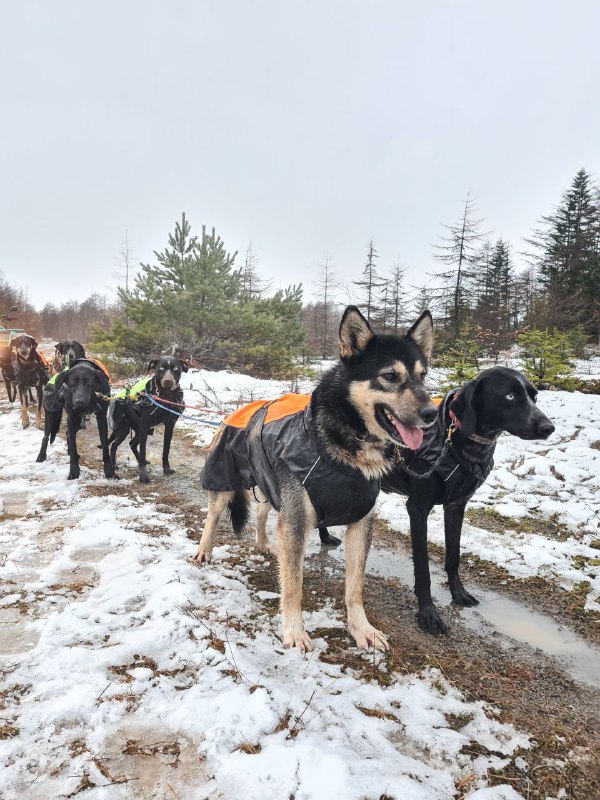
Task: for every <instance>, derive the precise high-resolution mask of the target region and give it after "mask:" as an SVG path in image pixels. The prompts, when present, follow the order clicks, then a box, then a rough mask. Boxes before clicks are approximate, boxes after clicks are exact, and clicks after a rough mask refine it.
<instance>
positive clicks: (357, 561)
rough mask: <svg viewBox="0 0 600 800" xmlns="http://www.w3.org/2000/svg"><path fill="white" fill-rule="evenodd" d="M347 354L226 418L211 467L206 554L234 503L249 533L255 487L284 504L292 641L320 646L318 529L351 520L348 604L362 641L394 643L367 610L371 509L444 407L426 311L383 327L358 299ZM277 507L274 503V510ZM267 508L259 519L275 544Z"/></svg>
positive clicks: (202, 553) (344, 332) (282, 548)
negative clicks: (308, 597) (393, 328)
mask: <svg viewBox="0 0 600 800" xmlns="http://www.w3.org/2000/svg"><path fill="white" fill-rule="evenodd" d="M339 336H340V359H339V361H338V362H337V364H336V365H335V366H334V367H332V369H331V370H329V372H327V373H326V374H325V375H324V376H323V378H322V379H321V380H320V381H319V383H318V385H317V388H316V389H315V391H314V392H313V394H312V395H311V396H309V395H286V396H285V397H283V398H279V399H278V400H275V401H271V402H268V401H265V400H259V401H255V402H254V403H251V404H250V405H249V406H244V407H243V408H242V409H238V411H236V412H234V413H233V414H232V415H231V416H230V417H228V418H227V419H226V420H225V423H224V424H223V425H222V426H221V428H220V429H219V431H218V432H217V435H216V436H215V439H214V441H213V444H212V445H211V449H210V452H209V455H208V458H207V461H206V464H205V466H204V469H203V471H202V478H201V483H202V486H203V488H204V489H206V490H207V494H208V515H207V518H206V524H205V526H204V531H203V533H202V538H201V540H200V545H199V547H198V550H197V552H196V554H195V559H196V560H197V561H198V562H199V563H202V562H204V561H207V562H208V561H210V559H211V555H212V547H213V538H214V534H215V530H216V527H217V523H218V520H219V516H220V514H221V513H222V511H223V510H224V509H225V507H226V506H228V507H229V512H230V514H231V521H232V525H233V529H234V531H235V532H236V533H239V532H240V531H241V530H242V528H243V527H244V525H245V523H246V521H247V519H248V507H249V500H250V497H249V492H248V490H249V489H253V490H254V491H256V488H258V490H260V493H261V494H262V495H263V496H264V497H265V498H267V500H268V502H269V504H270V506H272V507H274V508H275V509H276V510H277V511H279V520H278V525H277V541H278V558H279V576H280V585H281V615H282V623H283V644H284V646H285V647H299V648H300V650H302V651H305V650H310V649H311V648H312V644H311V640H310V639H309V637H308V635H307V633H306V631H305V630H304V624H303V621H302V577H303V561H304V553H305V548H306V541H307V536H308V534H309V532H310V531H311V530H313V529H314V528H315V527H317V526H323V525H347V526H348V527H347V530H346V533H345V555H346V609H347V613H348V628H349V630H350V633H351V634H352V636H353V637H354V638H355V640H356V644H357V645H358V647H362V648H365V649H368V648H369V647H374V648H377V649H380V650H385V649H387V646H388V645H387V640H386V637H385V636H384V635H383V633H381V632H380V631H378V630H376V629H375V628H374V627H373V626H372V625H371V624H370V623H369V621H368V619H367V617H366V614H365V610H364V608H363V584H364V575H365V563H366V560H367V554H368V552H369V547H370V544H371V515H372V510H373V506H374V505H375V500H376V499H377V495H378V493H379V489H380V482H381V477H382V476H383V475H385V474H386V473H387V472H389V470H390V469H391V468H392V466H393V464H394V454H395V450H396V448H397V447H398V446H400V447H407V448H410V449H412V450H415V449H417V448H418V447H419V446H420V444H421V442H422V440H423V428H425V427H428V426H429V425H430V424H432V423H433V422H434V420H435V419H436V414H437V410H436V408H435V406H434V405H433V403H432V402H431V400H430V398H429V396H428V394H427V392H426V391H425V389H424V387H423V381H424V378H425V375H426V373H427V364H428V361H429V358H430V356H431V350H432V347H433V323H432V319H431V314H430V313H429V311H425V312H424V313H423V314H422V315H421V316H420V317H419V319H418V320H417V322H416V323H415V324H414V325H413V326H412V328H410V330H409V331H408V333H407V334H406V336H395V335H386V334H380V335H376V334H375V333H374V332H373V330H372V329H371V327H370V325H369V323H368V322H367V320H366V319H365V318H364V317H363V315H362V314H361V313H360V311H359V310H358V309H357V308H356V307H355V306H349V307H348V308H347V309H346V311H345V312H344V315H343V318H342V321H341V324H340V332H339ZM270 506H266V509H267V510H268V508H269V507H270ZM265 517H266V513H265V507H263V512H262V513H261V515H260V517H259V526H262V532H260V537H259V538H261V539H262V540H263V543H264V537H265V534H264V521H265Z"/></svg>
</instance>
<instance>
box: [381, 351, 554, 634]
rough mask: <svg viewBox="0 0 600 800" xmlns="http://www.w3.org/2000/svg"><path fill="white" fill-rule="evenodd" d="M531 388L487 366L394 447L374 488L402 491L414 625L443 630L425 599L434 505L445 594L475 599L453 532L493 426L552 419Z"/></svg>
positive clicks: (485, 459) (526, 427) (539, 430)
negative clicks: (440, 527)
mask: <svg viewBox="0 0 600 800" xmlns="http://www.w3.org/2000/svg"><path fill="white" fill-rule="evenodd" d="M536 399H537V391H536V389H535V387H534V386H532V384H531V383H530V382H529V381H528V380H527V378H526V377H525V376H524V375H522V374H521V373H520V372H517V371H516V370H514V369H508V368H506V367H492V368H491V369H486V370H485V371H484V372H482V373H481V374H480V375H478V376H477V377H476V378H474V379H473V380H471V381H468V382H467V383H465V384H464V385H463V386H462V387H461V388H460V389H453V390H452V391H451V392H449V393H448V394H447V395H446V397H445V398H444V400H443V402H442V403H441V404H440V406H439V412H438V418H437V425H433V426H432V427H431V428H428V429H426V430H425V431H424V437H423V443H422V445H421V447H419V449H418V450H414V451H411V450H407V449H400V448H398V463H397V464H396V466H395V467H394V469H393V470H392V471H391V472H389V473H388V474H387V475H385V476H384V477H383V479H382V482H381V488H382V490H383V491H384V492H387V493H397V494H403V495H405V496H406V497H407V498H408V500H407V503H406V508H407V511H408V515H409V517H410V535H411V543H412V553H413V562H414V569H415V594H416V595H417V599H418V602H419V615H418V620H419V627H420V628H421V629H422V630H423V631H425V632H426V633H431V634H433V635H434V636H435V635H438V634H440V633H447V628H446V625H445V624H444V622H443V620H442V619H441V617H440V616H439V614H438V612H437V610H436V609H435V606H434V605H433V601H432V599H431V580H430V576H429V557H428V553H427V519H428V517H429V514H430V512H431V509H432V508H433V506H434V505H442V506H443V507H444V534H445V540H446V561H445V570H446V572H447V574H448V584H449V586H450V592H451V594H452V599H453V600H454V602H455V603H456V604H457V605H460V606H474V605H477V604H478V600H477V599H476V598H475V597H473V595H472V594H469V592H467V591H466V589H465V588H464V586H463V584H462V581H461V579H460V576H459V574H458V570H459V566H460V536H461V531H462V525H463V519H464V513H465V506H466V504H467V502H468V500H469V499H470V498H471V497H472V496H473V494H474V493H475V491H476V490H477V489H478V488H479V487H480V486H481V485H482V484H483V483H484V482H485V480H486V479H487V477H488V475H489V474H490V472H491V470H492V468H493V466H494V460H493V458H494V451H495V449H496V443H497V441H498V437H499V436H500V434H502V433H504V432H506V433H510V434H512V435H513V436H518V437H519V438H520V439H547V438H548V437H549V436H550V435H551V434H552V433H553V432H554V425H553V424H552V422H550V420H549V419H548V417H546V415H545V414H543V413H542V412H541V411H540V409H539V408H538V407H537V405H536Z"/></svg>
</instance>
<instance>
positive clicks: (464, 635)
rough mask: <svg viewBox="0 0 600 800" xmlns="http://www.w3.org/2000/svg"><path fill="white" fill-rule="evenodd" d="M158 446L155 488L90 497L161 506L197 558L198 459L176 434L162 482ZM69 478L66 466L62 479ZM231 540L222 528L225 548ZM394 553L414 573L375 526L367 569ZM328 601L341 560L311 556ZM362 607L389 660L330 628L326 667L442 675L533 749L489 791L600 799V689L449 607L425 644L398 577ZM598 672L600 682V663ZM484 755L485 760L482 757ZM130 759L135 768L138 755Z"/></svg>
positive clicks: (109, 489) (259, 577) (310, 581)
mask: <svg viewBox="0 0 600 800" xmlns="http://www.w3.org/2000/svg"><path fill="white" fill-rule="evenodd" d="M80 439H81V442H80V451H81V456H82V463H84V464H87V465H88V466H91V467H94V466H97V467H98V468H99V469H100V468H101V463H100V453H99V451H98V449H97V447H96V443H97V436H96V430H95V424H94V423H93V422H92V423H91V425H90V427H89V429H88V430H87V431H85V432H84V433H83V434H82V435H81V436H80ZM161 445H162V436H161V434H160V433H158V434H157V435H156V436H155V437H154V438H153V439H151V440H150V447H149V456H150V461H151V467H150V473H151V476H152V478H153V481H152V483H150V484H149V485H147V486H143V485H141V484H139V483H137V481H135V480H133V481H130V480H119V481H115V482H109V483H108V484H106V483H99V484H98V485H97V486H96V485H92V486H89V487H88V488H87V489H86V491H87V492H88V493H90V494H94V495H111V494H124V495H128V496H130V497H136V496H140V497H142V498H144V499H149V500H152V501H153V502H155V503H157V504H158V506H159V509H160V510H162V511H166V512H169V513H173V512H177V513H178V514H180V515H181V517H182V518H183V521H184V522H185V525H186V528H187V532H188V536H189V538H190V540H191V541H190V555H191V554H192V553H193V550H194V543H195V542H196V541H197V540H198V538H199V534H200V531H201V528H202V522H203V516H204V515H203V514H202V513H201V512H200V511H199V509H201V508H204V506H205V500H204V497H203V495H202V493H201V491H200V488H199V472H200V467H201V463H202V456H201V454H200V452H199V451H198V449H197V448H194V447H193V446H192V445H191V444H190V442H189V439H188V438H187V435H186V431H185V430H184V429H183V428H181V427H180V428H178V429H176V435H175V437H174V442H173V450H172V458H171V463H172V465H173V466H174V467H175V469H176V470H177V472H176V474H175V475H174V476H173V477H171V478H169V479H164V478H163V476H162V474H161V469H160V448H161ZM119 455H120V463H121V469H120V476H121V478H122V479H123V478H125V479H132V478H133V479H135V477H136V469H135V465H134V461H133V457H132V456H131V455H130V453H129V449H128V448H127V446H126V445H124V446H123V447H122V448H121V450H120V453H119ZM66 469H67V467H66V463H65V472H66ZM65 478H66V475H65ZM315 537H316V534H315ZM232 540H233V538H232V535H231V534H230V532H229V530H228V528H227V526H226V525H225V524H224V525H223V527H222V530H221V532H220V541H221V542H223V541H232ZM251 552H252V531H248V532H247V533H246V534H245V536H244V537H243V538H242V541H241V542H240V544H239V546H238V547H236V548H235V549H234V550H232V553H233V555H232V556H230V560H231V563H232V564H233V565H235V564H236V563H240V562H243V563H244V564H245V565H246V566H247V567H248V571H247V575H248V577H249V579H250V581H251V582H252V584H253V585H254V586H255V587H256V588H259V589H262V590H266V591H270V592H276V591H277V588H278V587H277V575H276V570H275V569H274V568H273V564H272V563H271V565H270V566H266V565H265V563H264V562H260V563H255V562H252V563H251V562H249V561H248V560H247V555H249V554H250V553H251ZM389 552H393V553H395V555H396V556H401V557H402V558H404V559H405V560H406V562H407V563H409V561H408V559H409V555H408V553H407V552H406V546H405V543H404V542H403V541H402V540H401V539H399V538H398V537H397V536H393V535H392V533H391V532H390V531H389V530H388V529H386V527H385V526H384V525H383V524H378V528H377V535H376V537H375V543H374V548H373V551H372V557H371V559H370V563H371V562H372V561H375V562H377V559H378V558H379V557H380V556H382V554H384V555H385V554H386V553H389ZM438 558H439V554H437V553H434V561H435V560H436V559H438ZM468 573H469V570H467V571H466V577H467V578H471V579H473V578H474V577H475V576H474V575H472V574H471V575H469V574H468ZM479 578H480V579H483V578H484V576H481V575H480V576H479ZM486 580H487V582H488V584H489V585H493V588H494V590H495V591H496V592H498V593H499V594H500V595H502V593H503V592H505V593H506V594H509V593H512V594H513V596H515V597H516V596H517V595H518V592H517V593H515V591H514V587H513V586H502V585H501V584H500V582H498V583H495V582H494V576H493V575H491V576H488V577H487V578H486ZM479 582H480V583H485V582H486V581H483V580H480V581H479ZM470 588H472V583H471V584H470ZM328 597H331V598H333V602H334V604H335V606H336V608H337V609H338V610H339V611H340V612H343V564H342V562H341V560H340V558H338V557H337V556H336V555H333V554H332V553H330V552H328V551H327V550H321V549H319V548H318V546H313V547H311V555H310V557H309V558H308V560H307V565H306V573H305V590H304V598H305V599H304V607H305V608H306V609H310V608H311V607H313V606H314V607H321V606H322V604H323V601H324V599H325V598H328ZM365 600H366V602H365V604H366V607H367V610H368V613H369V614H370V616H371V618H372V621H373V622H374V623H375V624H376V625H377V626H379V627H381V628H382V629H383V630H384V631H385V632H386V633H387V634H388V635H389V637H390V640H391V643H392V648H391V650H390V652H389V654H388V655H387V656H386V657H385V659H380V658H376V659H373V660H369V659H367V660H365V659H364V658H362V657H360V656H358V655H357V653H356V651H355V650H353V649H352V647H351V645H352V642H351V640H350V638H349V636H348V635H347V634H346V633H345V632H344V630H343V629H340V628H334V627H332V628H331V629H329V630H327V638H328V641H329V643H330V648H329V650H328V651H327V652H326V653H322V654H321V655H320V658H321V659H322V660H324V661H328V662H331V663H338V664H341V665H342V666H345V667H347V668H352V669H354V670H356V671H358V672H359V673H362V674H363V676H364V678H365V680H373V681H378V682H380V683H389V682H390V681H393V675H392V674H391V671H392V670H394V671H397V672H400V673H404V674H409V673H414V672H419V671H421V670H425V669H428V668H431V667H436V668H438V669H440V670H441V671H442V672H443V674H444V676H445V677H446V678H447V680H448V681H449V682H450V683H451V684H453V685H454V686H456V687H458V688H459V689H461V690H462V691H463V692H464V693H465V694H466V695H467V697H469V698H476V699H480V700H485V701H487V702H489V703H491V704H492V705H494V706H495V707H496V708H497V709H498V719H499V720H501V721H502V722H512V723H513V724H514V725H515V726H516V727H518V728H519V729H521V730H523V731H524V732H526V733H528V734H530V735H531V736H532V737H533V739H534V740H535V744H534V746H533V747H532V749H530V750H527V751H523V754H522V758H523V759H524V761H523V762H522V764H521V765H522V768H518V767H516V766H515V764H514V762H512V761H511V764H510V765H509V766H508V767H505V768H504V769H502V770H498V771H492V772H490V773H489V774H488V780H489V782H490V784H494V783H509V784H511V785H512V786H513V787H514V788H515V789H516V790H517V791H518V792H520V793H521V794H522V795H523V797H526V798H532V800H533V798H536V800H537V799H539V800H543V799H544V798H548V797H565V798H573V799H574V800H575V799H576V800H586V799H587V798H590V800H591V798H598V797H600V778H599V776H600V730H599V726H598V720H599V719H600V695H599V692H598V690H597V688H595V689H594V688H591V687H590V686H589V685H586V684H585V683H581V682H577V681H575V680H573V678H572V677H571V676H570V675H569V673H568V670H567V669H566V667H565V665H564V664H563V663H561V662H560V661H558V660H556V659H554V658H550V657H548V656H546V655H544V654H543V653H542V652H541V651H540V650H536V649H534V648H532V647H530V646H528V645H527V644H525V643H518V642H517V641H514V640H511V639H510V638H507V637H506V636H504V635H502V634H501V633H499V632H498V631H497V630H494V628H493V627H492V628H490V627H489V626H485V625H481V626H478V627H477V626H475V627H473V626H471V627H470V626H469V625H468V624H466V620H465V618H463V616H462V615H461V613H460V612H459V611H458V610H456V609H453V608H452V607H451V606H445V607H443V608H442V614H443V616H444V617H445V618H446V620H447V621H448V622H449V624H450V627H451V634H450V636H448V637H443V638H440V639H434V638H432V637H429V636H426V635H424V634H423V633H421V632H420V631H419V630H418V628H417V626H416V623H415V617H416V603H415V598H414V595H413V593H412V591H411V590H410V588H409V586H407V585H406V581H403V580H402V579H399V578H398V577H396V576H394V575H393V574H391V575H388V576H386V575H379V576H378V575H374V574H369V575H368V577H367V582H366V590H365ZM265 605H266V606H267V608H268V611H269V613H272V614H273V615H274V614H276V613H277V601H274V600H266V601H265ZM559 616H561V615H560V614H559ZM561 619H562V620H563V621H565V620H567V621H568V615H562V616H561ZM584 622H585V620H584V621H583V622H581V621H580V624H579V630H580V632H581V633H583V634H584V635H585V633H586V631H585V624H584ZM591 624H594V623H593V622H592V623H591ZM588 639H589V640H590V641H593V640H595V639H596V634H590V635H589V636H588ZM598 667H599V669H598V674H600V663H599V664H598ZM454 722H455V725H456V729H457V730H460V729H461V728H462V727H464V726H465V725H466V724H467V723H468V722H469V720H468V719H463V718H457V719H456V720H455V721H454ZM481 752H485V751H484V750H483V749H482V750H481ZM129 755H130V756H131V758H133V759H134V760H135V758H136V754H135V753H134V752H132V753H130V754H129ZM159 755H160V754H159ZM161 757H162V756H161ZM137 758H138V759H139V760H140V765H141V764H142V763H148V760H149V756H148V753H147V752H146V751H145V752H143V753H142V754H141V755H138V756H137ZM525 762H527V763H526V764H525ZM157 769H158V767H157ZM474 780H475V777H474V776H473V781H474ZM470 788H472V784H471V783H469V781H468V780H466V781H465V782H464V786H462V787H460V793H459V796H463V795H464V794H466V793H467V792H468V790H469V789H470ZM561 791H562V793H561Z"/></svg>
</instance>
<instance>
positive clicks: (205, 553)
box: [192, 547, 212, 564]
mask: <svg viewBox="0 0 600 800" xmlns="http://www.w3.org/2000/svg"><path fill="white" fill-rule="evenodd" d="M211 560H212V547H211V548H210V550H205V549H204V548H203V547H199V548H198V549H197V550H196V552H195V553H194V555H193V556H192V561H195V562H196V564H210V562H211Z"/></svg>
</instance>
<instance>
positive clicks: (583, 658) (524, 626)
mask: <svg viewBox="0 0 600 800" xmlns="http://www.w3.org/2000/svg"><path fill="white" fill-rule="evenodd" d="M328 555H329V557H330V558H333V559H335V561H336V562H341V563H343V560H344V553H343V545H342V546H341V547H340V548H339V549H329V550H328ZM430 570H431V594H432V597H433V600H434V602H435V603H436V605H437V606H438V607H444V606H448V605H450V604H451V599H450V590H449V589H448V586H447V584H446V573H445V572H444V571H443V570H441V569H440V568H439V567H438V566H437V565H435V564H432V563H430ZM367 572H368V573H369V574H371V575H376V576H378V577H382V578H395V579H396V580H398V581H400V583H402V584H403V585H405V586H407V587H408V588H410V589H412V588H413V585H414V577H413V564H412V560H411V558H410V557H408V556H406V555H404V554H397V553H393V552H392V551H390V550H385V549H383V548H373V549H372V550H371V552H370V553H369V559H368V561H367ZM466 588H467V590H468V591H471V592H472V594H474V595H475V597H477V599H478V600H479V601H480V603H479V605H478V606H477V607H475V608H459V607H458V606H454V608H456V611H457V613H458V614H459V616H460V620H461V622H462V623H463V624H464V625H466V627H467V628H469V629H470V630H473V631H475V632H476V633H478V634H481V635H482V636H489V635H492V634H497V635H498V641H499V642H500V643H501V644H502V645H504V646H507V647H509V646H510V645H511V643H512V642H518V643H519V644H524V645H527V646H528V647H532V648H536V649H538V650H541V651H542V652H543V653H544V654H545V655H548V656H551V657H553V658H556V659H558V660H559V661H560V663H561V666H562V668H563V669H564V670H565V672H567V673H568V674H569V675H570V676H571V677H572V678H574V679H575V680H578V681H582V682H584V683H587V684H589V685H591V686H600V649H597V648H595V647H593V646H591V645H589V644H588V643H587V642H586V641H585V640H584V639H582V638H581V637H580V636H578V635H577V634H576V633H574V632H573V631H571V630H570V629H569V628H566V627H565V626H563V625H560V624H558V623H557V622H555V621H554V620H553V619H552V618H551V617H549V616H547V615H546V614H541V613H539V612H538V611H534V610H533V609H531V608H529V607H528V606H526V605H525V604H524V603H520V602H518V601H516V600H512V599H510V598H508V597H506V596H505V595H502V594H499V593H498V592H493V591H490V590H489V589H483V588H482V587H480V586H476V585H474V584H473V583H471V582H469V584H468V586H467V587H466Z"/></svg>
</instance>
